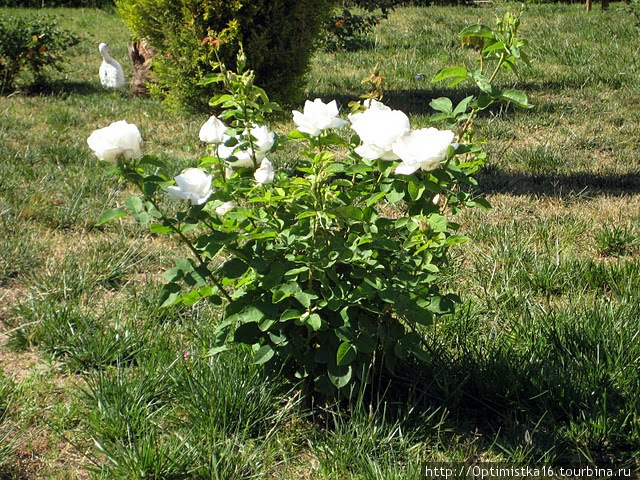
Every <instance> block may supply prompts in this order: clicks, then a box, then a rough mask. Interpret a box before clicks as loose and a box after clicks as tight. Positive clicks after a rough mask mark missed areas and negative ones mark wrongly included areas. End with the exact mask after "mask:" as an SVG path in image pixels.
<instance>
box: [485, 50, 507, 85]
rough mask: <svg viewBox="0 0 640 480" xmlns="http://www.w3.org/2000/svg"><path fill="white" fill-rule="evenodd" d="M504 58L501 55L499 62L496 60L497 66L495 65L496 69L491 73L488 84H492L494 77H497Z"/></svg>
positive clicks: (503, 55) (502, 54)
mask: <svg viewBox="0 0 640 480" xmlns="http://www.w3.org/2000/svg"><path fill="white" fill-rule="evenodd" d="M504 58H505V54H504V53H501V54H500V60H498V64H497V65H496V69H495V70H494V71H493V73H492V74H491V76H490V77H489V83H493V81H494V80H495V79H496V76H497V75H498V71H500V67H501V66H502V62H504Z"/></svg>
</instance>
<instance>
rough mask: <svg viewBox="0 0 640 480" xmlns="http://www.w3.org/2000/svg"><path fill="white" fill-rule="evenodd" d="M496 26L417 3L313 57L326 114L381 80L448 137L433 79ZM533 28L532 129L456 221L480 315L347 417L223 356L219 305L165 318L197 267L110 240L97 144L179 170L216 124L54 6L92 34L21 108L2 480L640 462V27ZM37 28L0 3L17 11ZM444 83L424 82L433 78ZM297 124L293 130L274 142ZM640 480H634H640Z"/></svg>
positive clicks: (495, 124)
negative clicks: (105, 136) (115, 82)
mask: <svg viewBox="0 0 640 480" xmlns="http://www.w3.org/2000/svg"><path fill="white" fill-rule="evenodd" d="M508 7H513V8H517V7H516V6H515V5H509V4H504V5H499V6H495V7H485V8H473V7H432V8H399V9H397V10H396V11H395V12H394V13H393V14H392V15H391V16H390V17H389V19H388V20H387V21H384V22H383V23H382V24H381V25H380V26H379V27H378V28H377V30H375V32H374V33H373V35H372V37H371V45H370V47H368V48H366V49H364V50H360V51H357V52H339V53H318V54H317V55H316V56H315V57H314V60H313V65H312V69H311V71H310V73H309V82H308V87H307V88H308V97H309V98H312V99H313V98H315V97H317V96H320V97H322V98H323V99H325V100H331V99H333V98H337V99H338V100H339V101H340V102H341V103H342V105H343V106H346V103H347V102H348V101H349V100H353V99H355V98H356V97H357V96H358V95H360V94H362V93H364V90H363V89H364V87H363V86H362V85H361V83H360V81H361V80H362V79H363V78H364V77H366V76H367V75H369V73H370V72H371V71H372V70H373V69H374V68H376V67H377V68H378V69H379V70H380V72H381V74H382V75H383V76H384V77H385V80H384V88H385V92H386V93H385V102H386V103H387V104H389V105H390V106H392V107H394V108H399V109H402V110H404V111H405V112H407V113H408V114H410V116H411V118H412V124H413V126H420V125H424V124H426V123H427V121H428V118H429V116H430V115H431V114H432V113H433V112H432V111H431V110H430V108H429V106H428V104H429V102H430V101H431V99H433V98H436V97H439V96H443V95H446V96H449V97H451V98H453V99H454V100H455V99H458V100H459V99H462V98H464V97H465V96H466V95H467V94H468V90H465V88H464V87H462V86H460V87H456V88H453V89H447V88H446V87H442V86H441V84H432V83H431V82H430V81H429V79H430V78H432V77H433V75H434V74H435V72H436V71H438V70H439V69H440V68H442V67H444V66H449V65H455V64H460V63H463V64H468V65H469V66H470V65H472V55H473V52H472V51H471V50H469V49H466V48H463V47H462V46H461V45H460V42H459V40H458V39H457V36H456V34H457V32H458V31H460V30H461V29H462V27H463V26H464V25H467V24H470V23H475V22H477V21H479V20H480V21H483V22H489V23H490V24H493V22H494V18H495V16H496V15H497V14H499V13H500V12H502V11H504V9H505V8H508ZM583 10H584V7H583V6H582V5H536V6H530V7H528V9H527V11H526V13H525V14H524V17H523V21H524V23H523V27H522V33H523V36H524V37H525V38H527V39H528V40H529V41H530V46H529V53H530V57H531V58H532V64H531V67H530V68H527V69H525V70H523V71H522V72H521V78H520V80H519V81H517V80H516V78H515V77H509V76H508V75H507V76H505V77H503V78H504V79H505V80H504V85H503V86H504V87H507V86H509V85H516V84H517V87H518V88H521V89H523V90H524V91H526V92H527V94H528V95H529V98H530V101H531V102H532V103H533V104H534V105H535V108H534V109H532V110H527V111H523V110H515V109H513V108H503V109H494V110H493V111H491V112H488V113H486V114H485V115H484V116H483V117H482V118H480V119H479V121H478V122H477V124H476V127H477V129H478V132H479V135H480V136H481V137H483V138H485V139H486V141H487V144H486V148H487V151H488V152H489V159H488V163H487V165H486V167H485V168H484V169H483V171H482V173H481V175H480V176H479V183H480V187H479V193H480V194H483V195H484V196H486V198H487V199H488V200H489V201H490V203H491V204H492V205H493V209H492V210H491V211H489V212H485V211H479V210H478V211H468V212H465V213H464V214H462V215H461V217H459V219H458V221H460V223H461V225H462V231H463V233H464V234H466V235H468V236H470V237H471V238H472V239H473V241H472V242H469V243H466V244H463V245H460V246H458V247H456V250H455V252H454V257H453V258H454V259H453V262H452V266H451V269H450V271H448V272H447V277H446V286H447V288H448V289H450V290H452V291H456V292H458V293H459V294H460V295H461V297H462V299H463V304H462V305H460V306H459V308H458V310H457V313H456V314H455V315H453V316H451V317H448V318H443V319H442V320H441V321H440V322H439V323H438V324H436V325H435V326H434V327H433V329H431V330H429V331H428V332H427V339H428V342H429V343H430V345H431V348H432V352H433V353H432V358H431V361H430V362H429V363H427V364H425V365H420V366H419V367H416V366H415V365H404V366H401V367H400V369H399V379H397V380H396V381H395V382H394V383H393V384H392V386H391V387H387V385H388V384H387V383H386V382H385V381H384V380H382V381H380V382H377V383H376V385H377V387H376V388H375V389H373V391H371V392H366V393H364V394H359V393H355V394H354V395H353V398H352V399H351V401H350V402H348V405H344V404H343V405H341V407H340V408H338V407H336V406H331V405H329V406H327V407H326V408H325V409H323V410H322V411H316V412H315V413H313V414H312V413H309V412H307V411H305V410H304V408H303V407H302V405H301V404H300V402H299V401H298V396H297V391H296V389H295V388H293V389H292V388H290V387H289V386H287V385H283V384H281V383H279V382H278V381H276V380H267V379H265V376H264V374H263V372H261V370H260V368H259V367H257V366H254V365H252V364H251V361H250V359H251V355H250V353H248V352H247V351H245V350H243V349H236V350H233V351H230V352H225V353H224V354H222V355H221V356H219V357H216V358H215V359H211V358H208V357H206V356H205V355H204V353H205V352H206V351H207V350H208V346H209V345H211V343H212V341H213V339H212V331H213V325H215V323H216V322H217V318H218V317H217V315H218V314H217V312H216V311H215V310H213V309H212V308H211V307H208V306H206V305H196V306H194V307H191V308H186V307H175V308H170V309H160V308H158V307H157V302H156V295H157V293H158V290H159V288H160V286H161V284H162V277H161V273H162V272H163V271H164V270H165V269H167V268H169V267H171V266H172V259H173V258H175V256H176V255H183V254H184V252H182V251H181V250H180V248H179V247H178V246H177V245H176V244H175V243H173V242H171V241H170V240H167V239H166V238H157V237H155V236H153V235H150V234H149V233H148V232H146V231H145V230H144V229H142V228H140V227H138V226H136V225H135V224H133V223H130V222H127V221H123V222H122V223H118V222H115V223H114V224H110V225H108V226H107V227H105V228H96V227H94V225H95V224H96V221H97V219H98V217H99V215H100V213H101V212H102V211H104V210H105V209H108V208H111V207H114V206H116V205H117V204H118V202H122V200H123V198H124V197H125V196H126V194H127V187H126V186H125V185H118V184H117V182H116V181H115V178H114V177H112V176H110V175H108V174H107V173H106V172H105V171H104V170H103V169H102V168H101V167H99V166H98V165H97V162H96V161H95V159H94V157H93V156H92V154H91V152H90V150H89V148H88V147H87V145H86V138H87V137H88V136H89V134H90V133H91V132H92V131H93V130H94V129H96V128H99V127H103V126H106V125H108V124H110V123H111V122H113V121H116V120H121V119H126V120H127V121H128V122H130V123H135V124H137V125H138V126H139V127H140V129H141V131H142V135H143V138H144V139H145V142H146V143H145V147H144V148H145V151H146V152H148V153H152V154H157V155H160V156H162V157H163V158H165V159H171V161H172V162H174V163H175V165H176V173H177V172H178V171H179V170H180V169H181V168H184V167H185V166H188V165H190V164H193V163H194V162H195V161H196V159H197V158H198V157H199V156H201V155H203V154H204V153H205V151H204V148H203V147H202V145H200V143H199V141H198V138H197V134H198V130H199V128H200V125H201V124H202V123H203V121H204V120H205V119H206V117H205V116H187V115H179V114H175V113H171V112H167V111H166V110H165V109H164V108H163V107H162V105H161V104H159V103H157V102H155V101H152V100H149V99H139V98H133V97H130V96H129V95H128V94H127V93H122V92H107V91H104V90H102V88H101V87H100V84H99V79H98V67H99V65H100V62H101V58H100V56H99V54H98V50H97V45H98V43H100V42H103V41H106V42H108V43H109V44H110V47H111V50H112V53H113V55H114V57H115V58H116V59H118V60H120V61H121V63H122V64H123V65H124V66H125V71H126V73H128V74H129V75H130V66H129V65H128V62H126V61H125V60H126V41H127V39H128V33H127V31H126V29H125V27H124V26H123V24H122V23H121V21H120V20H119V19H118V18H117V16H116V15H115V14H113V13H109V12H103V11H94V10H81V9H78V10H72V9H56V10H46V12H47V13H51V14H54V15H56V16H57V17H58V19H59V21H60V24H61V25H62V26H64V27H67V28H69V29H71V30H73V31H74V32H76V33H77V34H79V35H81V37H82V40H81V42H80V44H79V45H77V46H75V47H73V48H72V49H71V50H70V51H69V52H70V53H69V56H68V62H67V64H66V72H65V73H63V74H57V76H53V77H52V78H53V82H52V84H51V86H50V87H49V88H47V89H46V90H45V91H38V92H35V91H28V90H25V91H23V92H22V93H14V94H10V95H8V94H6V93H5V95H4V96H0V226H1V235H0V343H1V345H0V479H2V480H4V479H7V480H9V479H11V480H23V479H24V480H27V479H29V480H30V479H36V478H42V479H56V480H58V479H76V478H81V479H84V478H101V479H105V480H106V479H109V480H111V479H127V480H134V479H140V480H142V479H182V478H197V479H200V478H202V479H240V478H269V479H271V478H272V479H276V478H282V479H298V478H302V479H305V478H308V479H380V480H382V479H385V480H387V479H403V480H404V479H419V478H424V475H422V473H423V472H421V469H420V465H421V464H422V463H423V462H442V461H447V462H448V461H462V462H464V461H467V460H482V461H508V462H521V463H524V464H528V465H532V466H536V465H538V466H541V465H543V464H554V465H557V466H560V465H566V464H568V463H571V462H592V463H593V464H595V465H601V466H604V465H612V466H614V467H615V468H616V469H617V468H619V467H627V468H631V467H633V468H636V469H637V468H640V460H639V459H640V29H638V28H636V26H635V25H634V21H633V19H632V18H631V17H630V16H629V15H628V14H625V13H623V12H621V11H620V10H619V5H617V4H614V5H612V8H611V10H610V11H608V12H601V11H600V9H599V8H596V9H595V10H594V11H592V12H591V13H590V14H589V15H587V14H585V13H584V11H583ZM9 12H12V13H17V14H19V15H33V14H35V13H36V12H35V11H31V10H10V9H2V10H0V14H5V13H9ZM419 73H422V74H424V75H423V76H424V79H420V76H418V77H416V75H417V74H419ZM273 127H274V128H275V129H277V130H280V131H284V130H287V129H288V128H290V127H291V122H290V121H289V120H278V121H276V122H275V125H274V126H273ZM634 478H635V477H634Z"/></svg>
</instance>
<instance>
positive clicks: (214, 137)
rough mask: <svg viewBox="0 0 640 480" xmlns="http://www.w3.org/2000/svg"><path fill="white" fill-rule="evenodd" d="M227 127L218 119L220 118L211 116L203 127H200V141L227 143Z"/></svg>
mask: <svg viewBox="0 0 640 480" xmlns="http://www.w3.org/2000/svg"><path fill="white" fill-rule="evenodd" d="M226 130H227V126H226V125H225V124H224V123H222V121H220V119H218V117H215V116H211V117H210V118H209V120H207V121H206V122H205V123H204V125H202V127H200V140H201V141H203V142H205V143H213V144H218V143H222V142H224V141H225V137H228V136H226V135H225V133H224V132H225V131H226Z"/></svg>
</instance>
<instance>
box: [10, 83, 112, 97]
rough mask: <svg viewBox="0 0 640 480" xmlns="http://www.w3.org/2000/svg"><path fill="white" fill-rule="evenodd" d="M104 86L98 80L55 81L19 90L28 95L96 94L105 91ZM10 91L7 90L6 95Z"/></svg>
mask: <svg viewBox="0 0 640 480" xmlns="http://www.w3.org/2000/svg"><path fill="white" fill-rule="evenodd" d="M104 91H105V90H104V88H102V86H101V85H100V84H99V83H97V82H74V81H55V82H50V83H44V84H33V85H27V86H24V87H22V88H20V89H19V90H18V92H19V93H20V94H22V95H26V96H34V97H37V96H53V95H56V96H69V95H95V94H97V93H102V92H104ZM7 94H8V93H7V92H5V95H7Z"/></svg>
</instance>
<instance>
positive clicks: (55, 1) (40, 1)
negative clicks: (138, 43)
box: [0, 0, 114, 8]
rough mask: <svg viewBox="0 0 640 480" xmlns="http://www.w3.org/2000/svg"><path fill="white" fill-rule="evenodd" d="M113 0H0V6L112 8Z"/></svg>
mask: <svg viewBox="0 0 640 480" xmlns="http://www.w3.org/2000/svg"><path fill="white" fill-rule="evenodd" d="M113 6H114V3H113V0H0V7H17V8H50V7H84V8H109V7H111V8H113Z"/></svg>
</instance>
